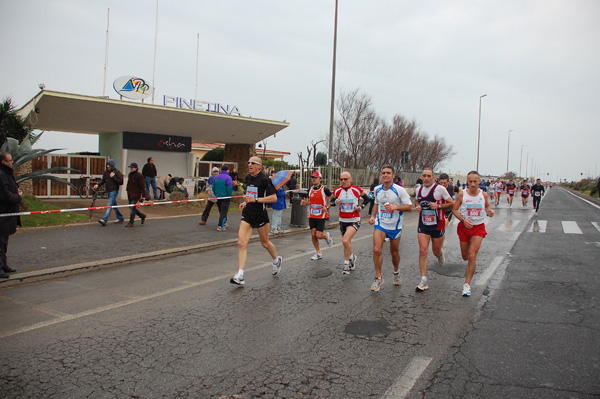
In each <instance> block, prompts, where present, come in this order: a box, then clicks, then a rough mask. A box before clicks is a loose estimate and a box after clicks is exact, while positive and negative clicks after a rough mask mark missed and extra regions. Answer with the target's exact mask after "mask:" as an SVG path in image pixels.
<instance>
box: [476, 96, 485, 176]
mask: <svg viewBox="0 0 600 399" xmlns="http://www.w3.org/2000/svg"><path fill="white" fill-rule="evenodd" d="M485 96H487V94H484V95H482V96H479V123H478V124H477V167H476V168H475V170H476V171H479V137H480V133H481V99H482V98H483V97H485Z"/></svg>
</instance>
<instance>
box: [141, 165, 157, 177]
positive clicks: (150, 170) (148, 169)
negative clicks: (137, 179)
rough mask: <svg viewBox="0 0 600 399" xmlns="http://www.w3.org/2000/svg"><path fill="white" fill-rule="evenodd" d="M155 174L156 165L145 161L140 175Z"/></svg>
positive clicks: (150, 175) (149, 175)
mask: <svg viewBox="0 0 600 399" xmlns="http://www.w3.org/2000/svg"><path fill="white" fill-rule="evenodd" d="M157 174H158V173H157V172H156V165H154V164H153V163H147V164H146V165H144V167H143V168H142V175H144V177H156V175H157Z"/></svg>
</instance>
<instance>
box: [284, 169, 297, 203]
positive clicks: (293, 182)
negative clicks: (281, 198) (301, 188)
mask: <svg viewBox="0 0 600 399" xmlns="http://www.w3.org/2000/svg"><path fill="white" fill-rule="evenodd" d="M297 185H298V182H297V181H296V173H295V172H294V173H292V176H291V177H290V180H288V182H287V183H286V184H285V186H286V187H287V188H288V190H295V189H296V187H297ZM293 194H294V193H291V192H290V196H289V197H290V201H292V195H293ZM290 205H291V203H290Z"/></svg>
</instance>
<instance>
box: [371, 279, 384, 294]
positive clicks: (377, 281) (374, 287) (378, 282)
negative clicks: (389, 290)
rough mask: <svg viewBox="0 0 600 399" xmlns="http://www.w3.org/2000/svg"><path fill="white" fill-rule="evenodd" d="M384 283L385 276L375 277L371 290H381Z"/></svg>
mask: <svg viewBox="0 0 600 399" xmlns="http://www.w3.org/2000/svg"><path fill="white" fill-rule="evenodd" d="M382 285H383V277H379V278H377V277H375V281H373V284H371V291H373V292H377V291H379V289H380V288H381V286H382Z"/></svg>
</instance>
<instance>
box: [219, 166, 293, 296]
mask: <svg viewBox="0 0 600 399" xmlns="http://www.w3.org/2000/svg"><path fill="white" fill-rule="evenodd" d="M248 170H249V171H250V174H249V175H248V176H246V195H245V196H244V202H242V203H241V204H240V210H241V211H242V222H241V223H240V230H239V232H238V247H239V270H238V272H237V273H236V274H235V276H233V278H232V279H231V280H230V282H231V283H232V284H237V285H244V284H245V283H246V282H245V281H244V269H245V268H246V260H247V258H248V251H247V247H248V242H249V241H250V236H251V235H252V230H253V229H257V230H258V236H259V237H260V243H261V244H262V246H263V247H264V248H266V250H267V251H268V252H269V255H271V257H272V258H273V275H276V274H278V273H279V271H280V270H281V263H282V261H283V259H282V258H281V256H277V250H276V249H275V245H273V243H271V241H269V214H268V213H267V209H266V208H265V205H264V204H268V203H273V202H276V201H277V194H276V193H277V191H276V190H275V187H274V186H273V182H271V179H269V178H268V177H267V175H265V174H264V173H262V171H261V170H262V161H261V159H260V158H258V157H251V158H250V160H249V161H248Z"/></svg>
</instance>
